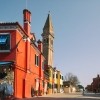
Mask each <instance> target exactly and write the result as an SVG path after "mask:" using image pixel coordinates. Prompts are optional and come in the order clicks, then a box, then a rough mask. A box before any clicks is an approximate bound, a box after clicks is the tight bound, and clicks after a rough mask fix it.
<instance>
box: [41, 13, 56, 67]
mask: <svg viewBox="0 0 100 100" xmlns="http://www.w3.org/2000/svg"><path fill="white" fill-rule="evenodd" d="M42 41H43V55H44V57H45V59H46V60H45V65H46V67H53V52H54V50H53V42H54V30H53V25H52V21H51V16H50V13H49V14H48V16H47V19H46V22H45V25H44V28H43V33H42Z"/></svg>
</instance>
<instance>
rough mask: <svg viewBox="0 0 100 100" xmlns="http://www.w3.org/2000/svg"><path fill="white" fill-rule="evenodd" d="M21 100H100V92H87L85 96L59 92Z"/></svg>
mask: <svg viewBox="0 0 100 100" xmlns="http://www.w3.org/2000/svg"><path fill="white" fill-rule="evenodd" d="M19 100H100V94H93V93H85V94H84V96H83V95H82V93H73V94H65V93H57V94H49V95H44V96H41V97H33V98H30V99H19Z"/></svg>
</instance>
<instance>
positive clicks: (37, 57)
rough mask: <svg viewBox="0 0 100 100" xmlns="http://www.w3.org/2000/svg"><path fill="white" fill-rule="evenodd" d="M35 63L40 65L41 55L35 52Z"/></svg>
mask: <svg viewBox="0 0 100 100" xmlns="http://www.w3.org/2000/svg"><path fill="white" fill-rule="evenodd" d="M35 65H36V66H39V56H37V55H36V54H35Z"/></svg>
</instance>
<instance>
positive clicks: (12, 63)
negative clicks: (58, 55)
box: [0, 9, 45, 98]
mask: <svg viewBox="0 0 100 100" xmlns="http://www.w3.org/2000/svg"><path fill="white" fill-rule="evenodd" d="M23 21H24V25H23V26H21V25H20V24H19V23H18V22H14V23H12V22H11V23H0V73H2V72H3V71H4V70H5V69H6V73H7V75H5V76H4V77H0V82H1V83H3V82H4V81H11V82H12V84H13V87H14V96H15V97H16V98H24V97H31V92H32V91H31V90H32V89H34V90H35V91H38V92H39V93H40V92H42V93H43V91H44V85H45V81H44V72H43V67H44V57H43V55H42V49H43V48H42V42H41V41H40V40H39V41H38V42H37V44H38V45H36V39H35V36H34V34H33V33H31V12H30V11H28V10H27V9H25V10H24V11H23ZM1 76H2V75H1Z"/></svg>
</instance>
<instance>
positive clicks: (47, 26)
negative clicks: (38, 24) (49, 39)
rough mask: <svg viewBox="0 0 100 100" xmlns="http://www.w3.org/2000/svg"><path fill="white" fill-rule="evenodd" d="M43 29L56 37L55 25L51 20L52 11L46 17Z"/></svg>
mask: <svg viewBox="0 0 100 100" xmlns="http://www.w3.org/2000/svg"><path fill="white" fill-rule="evenodd" d="M43 31H44V32H45V31H46V33H49V34H51V35H52V36H53V37H54V30H53V25H52V20H51V16H50V11H49V13H48V17H47V19H46V22H45V25H44V28H43Z"/></svg>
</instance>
